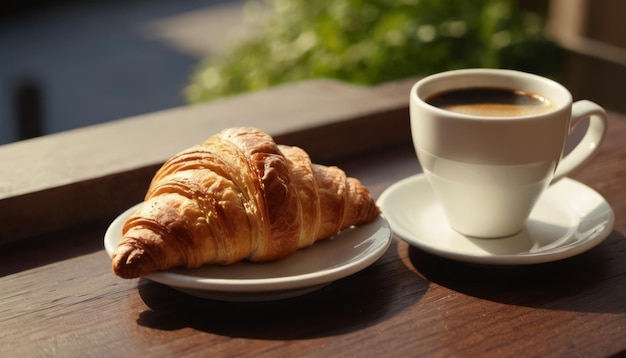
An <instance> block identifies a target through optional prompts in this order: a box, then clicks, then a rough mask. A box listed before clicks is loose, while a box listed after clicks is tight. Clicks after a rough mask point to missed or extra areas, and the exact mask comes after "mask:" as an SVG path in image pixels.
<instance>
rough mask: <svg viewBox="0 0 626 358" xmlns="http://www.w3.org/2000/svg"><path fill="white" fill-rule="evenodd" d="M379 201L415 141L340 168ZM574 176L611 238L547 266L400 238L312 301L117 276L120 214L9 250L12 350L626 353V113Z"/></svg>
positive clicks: (6, 323) (4, 341)
mask: <svg viewBox="0 0 626 358" xmlns="http://www.w3.org/2000/svg"><path fill="white" fill-rule="evenodd" d="M335 164H338V165H340V166H341V167H343V168H344V169H345V170H346V171H347V172H348V174H350V175H352V176H356V177H358V178H359V179H361V180H362V181H363V182H364V183H365V184H366V185H368V186H369V187H370V189H371V191H372V192H373V194H374V196H376V197H377V196H378V195H380V193H382V191H383V190H384V189H385V188H387V187H388V186H389V185H390V184H392V183H393V182H395V181H397V180H399V179H401V178H404V177H407V176H409V175H412V174H415V173H419V172H420V171H421V169H420V167H419V163H418V161H417V159H416V157H415V155H414V152H413V149H412V148H411V146H410V144H408V143H400V144H398V145H395V146H386V147H385V149H378V150H376V151H375V152H366V153H361V154H359V155H357V156H354V157H350V158H347V159H342V160H341V161H339V162H337V163H335ZM572 177H573V178H574V179H577V180H579V181H582V182H583V183H585V184H587V185H589V186H590V187H592V188H594V189H595V190H597V191H598V192H599V193H600V194H602V195H603V196H604V197H605V198H606V199H607V200H608V201H609V203H610V204H611V206H612V207H613V210H614V212H615V216H616V220H615V227H614V229H613V232H612V233H611V234H610V236H609V237H608V238H607V239H606V241H605V242H603V243H601V244H600V245H599V246H597V247H596V248H593V249H592V250H590V251H588V252H586V253H583V254H581V255H579V256H576V257H572V258H569V259H565V260H562V261H559V262H552V263H546V264H538V265H530V266H515V267H490V266H480V265H471V264H463V263H459V262H453V261H450V260H446V259H442V258H439V257H436V256H432V255H430V254H427V253H425V252H422V251H420V250H418V249H415V248H412V247H409V246H408V245H407V244H406V243H404V242H403V241H401V240H399V239H398V238H394V240H393V243H392V245H391V247H390V248H389V250H388V251H387V252H386V253H385V255H384V256H383V257H382V258H381V259H380V260H379V261H378V262H376V263H375V264H373V265H372V266H370V267H369V268H367V269H365V270H363V271H361V272H359V273H357V274H355V275H353V276H350V277H348V278H345V279H342V280H339V281H337V282H335V283H333V284H331V285H329V286H327V287H325V288H323V289H321V290H319V291H316V292H314V293H311V294H308V295H306V296H302V297H298V298H293V299H289V300H284V301H274V302H261V303H232V302H219V301H211V300H204V299H200V298H195V297H192V296H188V295H185V294H182V293H179V292H177V291H174V290H173V289H171V288H169V287H166V286H163V285H160V284H156V283H153V282H151V281H148V280H146V279H138V280H123V279H120V278H118V277H116V276H114V275H113V274H112V272H111V268H110V259H109V258H108V256H107V255H106V253H105V252H104V250H103V246H102V238H103V234H104V231H105V229H106V227H107V226H108V224H109V223H110V221H111V219H112V218H113V216H105V217H101V218H99V219H96V220H92V221H90V222H89V223H87V224H82V225H79V226H76V227H72V228H69V229H67V230H62V231H60V232H58V233H56V234H46V235H42V236H40V237H39V238H38V239H34V240H25V241H19V242H15V243H10V244H6V245H4V246H0V287H1V292H2V293H1V295H2V296H1V297H2V299H1V300H0V351H1V352H2V354H0V355H3V356H7V357H37V356H41V357H43V356H53V355H57V356H64V357H67V356H81V357H83V356H108V357H119V356H128V357H132V356H151V357H152V356H154V357H161V356H162V357H171V356H191V355H195V356H202V357H207V356H211V357H222V356H225V357H231V356H232V357H241V356H258V357H334V356H342V357H343V356H355V357H364V356H373V357H388V356H394V357H406V356H446V357H447V356H498V357H499V356H572V355H578V356H585V357H596V356H597V357H600V356H609V355H613V354H617V353H622V354H623V353H626V240H625V238H624V236H625V235H626V185H625V184H626V117H625V116H623V115H617V114H614V113H612V114H611V115H610V128H609V133H608V137H607V140H606V141H605V142H604V144H603V145H602V148H601V149H600V152H599V154H598V155H597V156H596V157H595V158H594V160H593V161H592V162H591V163H590V164H589V165H587V166H586V167H585V168H583V169H581V170H580V171H579V172H577V173H576V174H575V175H573V176H572Z"/></svg>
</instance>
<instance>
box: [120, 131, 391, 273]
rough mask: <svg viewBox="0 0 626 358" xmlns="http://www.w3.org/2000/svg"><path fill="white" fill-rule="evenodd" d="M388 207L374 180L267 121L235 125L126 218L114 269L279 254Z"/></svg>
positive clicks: (169, 171) (166, 170)
mask: <svg viewBox="0 0 626 358" xmlns="http://www.w3.org/2000/svg"><path fill="white" fill-rule="evenodd" d="M379 213H380V212H379V209H378V207H377V206H376V204H375V202H374V200H373V198H372V197H371V195H370V193H369V191H368V190H367V188H366V187H365V186H363V185H362V184H361V183H360V182H359V181H358V180H357V179H355V178H348V177H346V174H345V173H344V172H343V171H342V170H341V169H339V168H337V167H327V166H322V165H317V164H312V163H311V160H310V158H309V156H308V155H307V153H306V152H305V151H303V150H302V149H300V148H297V147H290V146H282V145H281V146H279V145H277V144H276V143H275V142H274V140H273V138H272V137H271V136H269V135H267V134H265V133H263V132H261V131H260V130H258V129H255V128H246V127H244V128H230V129H226V130H224V131H222V132H220V133H219V134H217V135H215V136H213V137H211V138H209V139H208V140H207V141H206V142H204V143H203V144H202V145H197V146H194V147H192V148H189V149H187V150H185V151H183V152H181V153H179V154H177V155H175V156H174V157H172V158H171V159H169V160H168V161H167V162H165V164H164V165H163V166H162V167H161V168H160V169H159V170H158V171H157V173H156V174H155V176H154V178H153V179H152V182H151V184H150V187H149V189H148V192H147V194H146V197H145V201H144V203H143V204H142V205H141V206H140V208H139V209H138V210H137V211H136V212H135V213H134V214H132V215H131V217H130V218H128V220H127V221H126V222H125V224H124V226H123V229H122V239H121V240H120V242H119V244H118V246H117V248H116V250H115V252H114V253H113V271H114V272H115V274H117V275H118V276H120V277H123V278H135V277H140V276H145V275H147V274H149V273H152V272H156V271H165V270H169V269H171V268H174V267H179V266H181V267H186V268H195V267H199V266H201V265H203V264H231V263H235V262H238V261H241V260H250V261H257V262H259V261H269V260H274V259H278V258H281V257H285V256H287V255H289V254H291V253H293V252H295V251H296V250H298V249H301V248H304V247H307V246H310V245H312V244H313V243H314V242H315V241H317V240H320V239H324V238H328V237H331V236H333V235H336V234H337V233H339V232H340V231H341V230H343V229H345V228H347V227H349V226H352V225H360V224H364V223H367V222H369V221H372V220H373V219H374V218H376V217H377V216H378V215H379Z"/></svg>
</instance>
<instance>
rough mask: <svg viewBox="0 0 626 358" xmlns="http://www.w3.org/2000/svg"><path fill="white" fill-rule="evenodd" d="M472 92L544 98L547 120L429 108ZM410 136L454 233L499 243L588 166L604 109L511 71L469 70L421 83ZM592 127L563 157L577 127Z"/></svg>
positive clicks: (602, 128) (413, 99)
mask: <svg viewBox="0 0 626 358" xmlns="http://www.w3.org/2000/svg"><path fill="white" fill-rule="evenodd" d="M468 88H500V89H510V90H517V91H523V92H526V93H531V94H536V95H539V96H541V97H544V98H545V99H547V100H548V101H549V108H548V109H547V110H546V111H545V112H542V113H536V114H520V115H509V114H507V115H502V114H501V115H498V116H489V115H481V114H464V113H458V112H454V111H452V110H446V109H442V108H439V107H436V106H434V105H431V104H429V103H428V102H427V100H428V99H430V98H432V97H433V96H435V95H441V94H442V93H446V92H449V91H453V90H459V89H468ZM410 114H411V134H412V138H413V143H414V146H415V150H416V152H417V156H418V159H419V161H420V164H421V166H422V169H423V170H424V173H425V174H426V177H427V178H428V181H429V183H430V184H431V186H432V188H433V191H434V193H435V195H436V196H437V197H438V199H439V200H440V201H441V204H442V205H443V208H444V211H445V213H446V217H447V219H448V223H449V225H450V226H451V227H452V228H453V229H454V230H456V231H458V232H460V233H461V234H464V235H467V236H472V237H481V238H498V237H506V236H510V235H514V234H516V233H518V232H520V231H522V230H523V229H524V226H525V223H526V220H527V219H528V216H529V215H530V212H531V211H532V209H533V206H534V205H535V203H536V202H537V200H538V198H539V197H540V195H541V193H542V192H543V191H544V190H545V189H546V188H547V187H548V186H549V185H550V184H551V183H554V182H556V181H557V180H558V179H560V178H562V177H563V176H565V175H567V174H568V173H570V172H571V171H573V170H574V169H576V168H578V167H580V166H581V165H583V164H584V163H585V162H586V161H587V160H588V159H590V157H591V156H592V155H593V154H594V153H595V152H596V150H597V148H598V146H599V144H600V143H601V141H602V140H603V139H604V136H605V133H606V129H607V120H606V112H605V111H604V109H602V107H600V106H598V105H597V104H595V103H593V102H589V101H586V100H581V101H577V102H575V103H572V95H571V94H570V92H569V91H568V90H567V89H566V88H565V87H563V86H562V85H560V84H558V83H557V82H555V81H552V80H550V79H547V78H544V77H541V76H537V75H533V74H529V73H524V72H518V71H512V70H499V69H465V70H455V71H449V72H443V73H439V74H435V75H432V76H429V77H426V78H424V79H422V80H420V81H418V82H417V83H416V84H415V85H414V86H413V88H412V89H411V93H410ZM585 119H589V126H588V129H587V131H586V133H585V135H584V137H583V138H582V139H581V140H580V142H579V143H578V144H577V145H576V147H575V148H574V149H573V150H572V151H571V152H569V154H567V155H566V156H565V157H562V156H563V152H564V147H565V143H566V140H567V138H568V137H569V135H570V134H571V133H572V131H573V129H574V127H575V126H576V125H577V124H578V123H580V122H581V121H583V120H585Z"/></svg>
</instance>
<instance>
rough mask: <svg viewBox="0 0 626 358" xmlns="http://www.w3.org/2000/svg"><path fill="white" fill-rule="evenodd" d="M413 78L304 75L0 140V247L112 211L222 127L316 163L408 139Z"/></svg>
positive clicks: (123, 206) (126, 204) (139, 197)
mask: <svg viewBox="0 0 626 358" xmlns="http://www.w3.org/2000/svg"><path fill="white" fill-rule="evenodd" d="M414 82H415V80H414V79H408V80H405V81H399V82H393V83H388V84H385V85H382V86H377V87H358V86H352V85H349V84H345V83H340V82H335V81H330V80H312V81H305V82H300V83H295V84H290V85H285V86H279V87H275V88H272V89H270V90H267V91H263V92H258V93H251V94H246V95H241V96H234V97H230V98H226V99H222V100H219V101H214V102H211V103H207V104H203V105H197V106H189V107H181V108H175V109H171V110H166V111H161V112H156V113H150V114H146V115H141V116H137V117H132V118H127V119H122V120H118V121H113V122H109V123H105V124H100V125H95V126H90V127H85V128H81V129H77V130H72V131H67V132H63V133H58V134H54V135H49V136H44V137H40V138H35V139H31V140H26V141H22V142H16V143H12V144H8V145H4V146H0V163H1V164H0V219H1V221H2V226H0V245H1V244H6V243H9V242H14V241H17V240H21V239H24V238H29V237H33V236H37V235H42V234H45V233H48V232H52V231H57V230H61V229H64V228H67V227H70V226H74V225H77V224H80V223H85V222H89V221H90V220H94V219H98V218H103V217H104V218H106V217H113V216H114V215H117V214H118V213H120V212H121V211H122V210H124V209H126V208H127V207H129V206H130V205H132V204H134V203H136V202H138V201H141V200H142V198H143V195H144V193H145V190H146V188H147V185H148V182H149V180H150V179H151V177H152V175H153V174H154V171H155V170H156V169H157V168H158V167H159V166H160V165H161V164H162V163H163V162H164V161H165V160H166V159H168V158H169V157H171V156H172V155H174V154H175V153H177V152H179V151H181V150H183V149H185V148H187V147H189V146H191V145H194V144H198V143H201V142H202V141H204V140H205V139H206V138H208V137H209V136H211V135H213V134H215V133H217V132H218V131H220V130H221V129H223V128H227V127H233V126H254V127H258V128H260V129H261V130H263V131H265V132H267V133H269V134H271V135H273V136H274V137H275V139H276V141H277V142H279V143H283V144H291V145H298V146H300V147H302V148H304V149H306V150H307V151H308V152H309V153H310V155H311V157H312V158H313V159H314V160H315V161H317V162H321V163H332V162H333V161H334V160H336V159H338V158H340V157H345V156H351V155H356V154H359V153H363V152H366V151H369V150H375V149H376V148H380V147H384V146H388V145H392V144H397V143H400V142H406V141H410V134H409V121H408V93H409V89H410V86H411V85H412V84H413V83H414Z"/></svg>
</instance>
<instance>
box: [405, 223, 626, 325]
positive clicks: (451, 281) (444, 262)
mask: <svg viewBox="0 0 626 358" xmlns="http://www.w3.org/2000/svg"><path fill="white" fill-rule="evenodd" d="M616 252H626V240H625V238H624V236H622V235H621V234H620V233H618V232H616V231H613V232H612V233H611V234H610V235H609V237H608V238H607V239H606V240H605V241H604V242H603V243H601V244H600V245H598V246H597V247H595V248H593V249H591V250H590V251H588V252H585V253H582V254H580V255H577V256H574V257H570V258H567V259H563V260H560V261H554V262H548V263H542V264H534V265H519V266H491V265H478V264H469V263H463V262H457V261H452V260H449V259H445V258H442V257H438V256H434V255H432V254H429V253H426V252H424V251H421V250H419V249H416V248H413V247H410V248H409V260H410V262H411V264H412V265H413V266H414V267H415V269H416V270H418V271H419V272H420V273H421V274H422V275H423V276H424V277H425V278H426V279H428V280H429V281H431V282H433V283H437V284H439V285H442V286H444V287H447V288H449V289H452V290H454V291H457V292H461V293H464V294H467V295H470V296H474V297H478V298H482V299H486V300H490V301H494V302H500V303H505V304H511V305H519V306H528V307H536V308H544V309H553V310H564V311H576V312H620V313H621V312H626V260H624V259H623V258H619V257H617V256H618V255H616V254H615V253H616Z"/></svg>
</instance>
